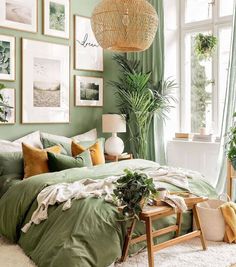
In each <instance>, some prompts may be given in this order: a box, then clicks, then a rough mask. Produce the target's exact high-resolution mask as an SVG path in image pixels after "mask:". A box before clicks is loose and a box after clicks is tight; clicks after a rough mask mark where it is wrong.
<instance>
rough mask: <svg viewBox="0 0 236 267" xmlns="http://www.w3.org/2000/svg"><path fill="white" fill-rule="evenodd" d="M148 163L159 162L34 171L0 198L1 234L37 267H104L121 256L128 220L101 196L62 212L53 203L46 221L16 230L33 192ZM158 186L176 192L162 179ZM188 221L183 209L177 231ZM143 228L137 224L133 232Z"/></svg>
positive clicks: (200, 185)
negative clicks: (19, 248)
mask: <svg viewBox="0 0 236 267" xmlns="http://www.w3.org/2000/svg"><path fill="white" fill-rule="evenodd" d="M150 167H158V164H156V163H154V162H151V161H145V160H129V161H123V162H117V163H109V164H105V165H100V166H95V167H90V168H76V169H70V170H65V171H62V172H56V173H48V174H43V175H38V176H34V177H31V178H29V179H26V180H24V181H22V182H18V183H16V184H13V185H12V186H11V187H10V188H9V189H8V191H7V192H6V193H5V194H4V195H3V196H2V198H1V199H0V235H2V236H5V237H6V238H8V239H9V240H11V241H12V242H18V243H19V245H20V246H21V247H22V248H23V250H24V251H25V253H26V254H27V255H28V256H29V257H31V258H32V260H33V261H34V262H35V263H36V265H38V266H39V267H64V266H66V267H77V266H78V267H89V266H90V267H107V266H109V265H110V264H112V263H113V262H114V261H115V260H116V259H118V258H119V257H120V256H121V252H122V246H123V242H124V236H125V229H126V226H127V225H126V224H127V222H126V223H125V222H122V221H120V214H119V213H118V212H117V208H116V207H115V206H113V205H112V204H109V203H106V202H105V201H104V200H103V199H95V198H87V199H82V200H74V201H73V204H72V207H71V208H70V209H69V210H67V211H62V205H59V204H58V205H55V206H52V207H50V208H49V216H48V219H47V220H46V221H44V222H42V223H41V224H39V225H32V226H31V228H30V229H29V231H28V232H27V233H26V234H24V233H22V232H21V230H20V229H21V228H22V226H23V225H24V224H25V223H27V222H28V221H29V220H30V218H31V215H32V213H33V211H34V210H35V209H36V208H37V200H36V198H37V195H38V193H39V192H40V191H41V190H42V189H43V188H44V187H46V186H48V185H52V184H56V183H61V182H68V183H71V182H74V181H78V180H81V179H84V178H92V179H103V178H105V177H108V176H111V175H120V174H122V173H123V170H124V169H125V168H130V169H139V170H144V169H146V168H150ZM0 179H1V177H0ZM189 184H190V188H191V190H192V191H193V192H195V193H196V194H198V195H205V196H209V197H215V196H216V194H215V191H214V189H213V188H212V187H211V186H210V185H208V184H207V183H206V182H204V181H203V180H199V179H198V180H193V179H189ZM163 186H165V187H168V188H170V190H175V191H177V190H180V189H179V188H177V187H175V186H173V185H169V184H165V183H163ZM174 221H175V217H174V216H170V217H168V218H165V219H161V220H158V221H157V222H156V223H155V226H154V227H155V228H160V227H164V226H168V225H169V224H171V223H173V222H174ZM191 225H192V221H191V214H190V213H186V214H185V215H184V221H183V227H182V231H183V232H187V231H189V230H190V229H191ZM143 232H144V227H143V225H142V223H141V222H140V223H139V224H138V226H137V229H136V231H135V234H136V235H140V234H141V233H143ZM170 237H172V234H168V235H165V236H162V237H161V238H159V239H158V240H156V242H160V241H163V240H167V239H169V238H170ZM143 247H144V243H141V244H138V245H136V246H133V247H132V248H131V250H130V253H133V252H135V251H137V250H139V249H141V248H143Z"/></svg>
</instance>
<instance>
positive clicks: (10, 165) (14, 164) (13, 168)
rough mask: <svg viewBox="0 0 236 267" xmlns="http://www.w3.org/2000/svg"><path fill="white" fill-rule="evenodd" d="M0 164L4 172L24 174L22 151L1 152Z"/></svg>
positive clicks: (3, 173) (4, 173)
mask: <svg viewBox="0 0 236 267" xmlns="http://www.w3.org/2000/svg"><path fill="white" fill-rule="evenodd" d="M0 166H1V168H2V174H1V175H6V174H13V173H14V174H17V175H21V176H23V175H24V162H23V154H22V152H5V153H0Z"/></svg>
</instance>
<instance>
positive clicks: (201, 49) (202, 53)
mask: <svg viewBox="0 0 236 267" xmlns="http://www.w3.org/2000/svg"><path fill="white" fill-rule="evenodd" d="M216 45H217V38H216V37H215V36H213V35H210V34H202V33H199V34H197V35H196V36H195V53H196V55H197V56H198V57H199V59H210V58H211V57H212V56H213V53H214V52H215V49H216Z"/></svg>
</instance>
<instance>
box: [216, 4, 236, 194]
mask: <svg viewBox="0 0 236 267" xmlns="http://www.w3.org/2000/svg"><path fill="white" fill-rule="evenodd" d="M233 20H234V25H233V30H232V44H231V53H230V62H229V72H228V81H227V89H226V96H225V104H224V114H223V120H222V126H221V144H220V153H219V158H218V165H217V166H218V174H219V175H218V180H217V184H216V189H217V191H218V192H219V193H222V192H223V191H224V190H225V185H226V154H225V143H226V137H225V135H226V133H227V132H228V131H229V129H230V127H231V126H232V125H233V114H234V112H235V111H236V6H235V7H234V19H233Z"/></svg>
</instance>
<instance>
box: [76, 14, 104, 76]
mask: <svg viewBox="0 0 236 267" xmlns="http://www.w3.org/2000/svg"><path fill="white" fill-rule="evenodd" d="M75 69H79V70H92V71H103V49H102V47H101V46H100V45H99V44H98V42H97V40H96V38H95V36H94V33H93V31H92V28H91V22H90V19H89V18H86V17H81V16H77V15H76V16H75Z"/></svg>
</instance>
